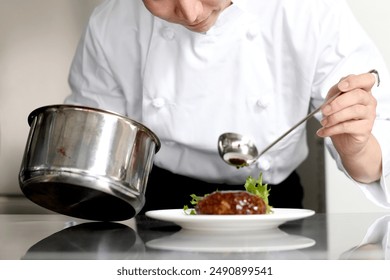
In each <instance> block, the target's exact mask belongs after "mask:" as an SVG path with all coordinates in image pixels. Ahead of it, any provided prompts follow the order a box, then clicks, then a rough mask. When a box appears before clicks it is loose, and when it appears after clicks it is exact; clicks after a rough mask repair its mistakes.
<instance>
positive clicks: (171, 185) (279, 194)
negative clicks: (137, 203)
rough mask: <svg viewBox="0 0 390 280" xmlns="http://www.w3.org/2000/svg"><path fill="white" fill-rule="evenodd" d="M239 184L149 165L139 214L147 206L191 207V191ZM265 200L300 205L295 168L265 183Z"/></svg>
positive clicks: (286, 205)
mask: <svg viewBox="0 0 390 280" xmlns="http://www.w3.org/2000/svg"><path fill="white" fill-rule="evenodd" d="M244 183H245V182H243V183H242V184H241V185H226V184H215V183H206V182H203V181H200V180H196V179H192V178H189V177H185V176H181V175H177V174H174V173H172V172H170V171H167V170H164V169H161V168H159V167H157V166H153V168H152V171H151V173H150V175H149V179H148V185H147V188H146V194H145V199H146V202H145V206H144V207H143V209H142V210H141V212H140V213H141V214H143V213H145V212H146V211H149V210H158V209H181V208H183V206H184V205H188V206H189V207H191V204H190V201H191V197H190V195H191V194H196V195H204V194H207V193H212V192H214V191H216V190H220V191H223V190H245V188H244ZM269 188H270V195H269V204H270V205H271V206H272V207H274V208H303V206H302V200H303V187H302V185H301V182H300V179H299V176H298V174H297V173H296V172H293V173H291V174H290V176H289V177H288V178H287V179H286V180H284V181H283V182H282V183H280V184H278V185H269Z"/></svg>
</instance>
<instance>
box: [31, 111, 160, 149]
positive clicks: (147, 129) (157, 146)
mask: <svg viewBox="0 0 390 280" xmlns="http://www.w3.org/2000/svg"><path fill="white" fill-rule="evenodd" d="M54 109H55V110H59V109H75V110H80V111H91V112H97V113H102V114H108V115H112V116H115V117H118V118H120V119H123V120H124V121H127V122H130V123H132V124H134V125H136V126H138V127H139V128H140V129H142V130H144V131H145V132H146V133H147V134H149V136H150V137H151V138H153V140H154V142H155V143H156V148H155V152H156V153H157V152H158V151H159V150H160V148H161V141H160V139H159V138H158V136H157V135H156V134H155V133H154V132H153V131H152V130H151V129H150V128H148V127H147V126H145V125H144V124H142V123H140V122H138V121H135V120H133V119H131V118H129V117H127V116H124V115H121V114H119V113H116V112H114V111H110V110H106V109H100V108H96V107H90V106H83V105H73V104H54V105H46V106H42V107H39V108H36V109H35V110H33V111H32V112H31V113H30V114H29V115H28V118H27V122H28V124H29V125H30V126H31V124H32V122H33V120H34V118H35V117H36V116H38V115H39V114H41V113H42V112H44V111H47V110H54Z"/></svg>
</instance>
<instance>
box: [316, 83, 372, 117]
mask: <svg viewBox="0 0 390 280" xmlns="http://www.w3.org/2000/svg"><path fill="white" fill-rule="evenodd" d="M360 105H361V106H367V108H368V109H369V111H370V114H374V115H375V110H376V99H375V98H374V96H373V95H372V94H370V93H368V92H366V91H365V90H363V89H355V90H352V91H348V92H345V93H343V94H341V95H340V96H339V97H337V98H336V99H334V100H333V101H332V102H329V103H328V104H327V105H326V106H324V107H323V108H322V110H321V111H322V115H323V117H324V118H325V117H329V116H331V115H333V114H335V113H337V112H340V111H342V110H345V109H347V108H349V107H353V108H350V109H349V112H351V110H355V111H356V112H355V113H356V114H357V115H356V116H354V115H352V116H351V119H352V118H357V119H359V118H361V115H359V110H361V108H360V107H359V106H360ZM355 106H357V107H355Z"/></svg>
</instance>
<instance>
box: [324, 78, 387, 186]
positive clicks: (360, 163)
mask: <svg viewBox="0 0 390 280" xmlns="http://www.w3.org/2000/svg"><path fill="white" fill-rule="evenodd" d="M376 78H377V76H376V74H372V73H365V74H360V75H350V76H347V77H345V78H343V79H341V80H340V82H339V83H338V84H336V85H334V86H333V87H332V88H331V89H330V90H329V93H328V98H329V97H331V96H333V95H334V94H336V93H338V92H340V91H341V92H343V94H341V95H340V96H339V97H337V98H336V99H335V100H333V101H332V102H330V103H329V104H328V105H326V106H325V107H324V108H322V114H323V119H322V121H321V125H322V127H321V128H320V129H319V130H318V131H317V135H318V136H320V137H330V138H331V139H332V142H333V144H334V146H335V148H336V150H337V152H338V153H339V154H340V156H341V159H342V162H343V165H344V167H345V169H346V170H347V171H348V173H349V174H350V175H351V176H352V177H353V178H354V179H355V180H356V181H359V182H362V183H370V182H373V181H376V180H378V179H379V178H380V176H381V171H382V156H381V149H380V146H379V144H378V142H377V140H376V138H375V137H374V136H373V135H372V133H371V131H372V127H373V125H374V121H375V116H376V105H377V101H376V99H375V97H374V96H373V95H372V93H371V89H372V87H373V86H374V85H375V83H376Z"/></svg>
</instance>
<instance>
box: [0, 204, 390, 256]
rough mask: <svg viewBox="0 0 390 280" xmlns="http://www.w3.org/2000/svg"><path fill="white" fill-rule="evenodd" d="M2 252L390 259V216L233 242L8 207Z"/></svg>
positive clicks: (326, 222) (321, 220)
mask: <svg viewBox="0 0 390 280" xmlns="http://www.w3.org/2000/svg"><path fill="white" fill-rule="evenodd" d="M10 205H12V207H11V206H10ZM30 213H31V214H30ZM0 244H2V246H1V249H0V259H2V260H18V259H24V260H28V259H41V260H42V259H43V260H46V259H59V260H61V259H76V260H79V259H105V260H107V259H115V260H121V259H134V260H135V259H137V260H148V259H150V260H156V259H199V260H201V259H267V260H279V259H283V260H286V259H296V260H327V259H331V260H332V259H333V260H337V259H390V253H389V251H390V213H389V212H385V213H360V214H356V213H338V214H325V213H316V214H315V215H313V216H310V217H307V218H304V219H299V220H294V221H289V222H286V223H284V224H282V225H281V226H279V227H278V228H275V229H272V230H265V231H256V232H245V231H244V232H239V233H229V234H227V233H224V232H217V233H216V232H196V231H188V230H183V229H181V228H180V227H179V226H178V225H176V224H174V223H170V222H163V221H158V220H155V219H151V218H148V217H146V216H143V215H139V216H136V217H135V218H133V219H129V220H127V221H121V222H112V223H104V222H96V221H88V220H82V219H77V218H73V217H68V216H65V215H60V214H55V213H52V212H50V211H48V210H45V209H40V208H39V207H38V206H35V205H33V204H31V203H30V202H29V201H28V200H24V199H17V200H15V199H14V200H12V201H11V200H10V199H0Z"/></svg>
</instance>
